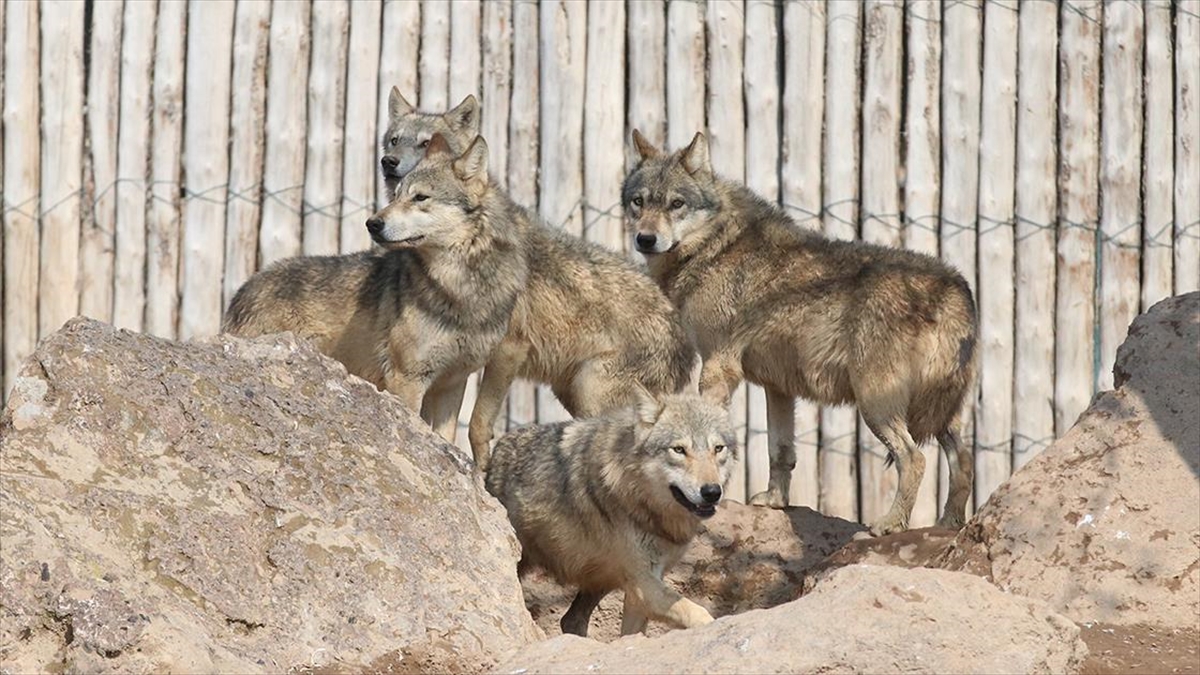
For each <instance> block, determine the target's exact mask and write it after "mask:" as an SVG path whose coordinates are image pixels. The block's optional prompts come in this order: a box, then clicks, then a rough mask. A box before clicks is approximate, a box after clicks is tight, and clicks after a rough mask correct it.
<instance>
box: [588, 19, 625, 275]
mask: <svg viewBox="0 0 1200 675" xmlns="http://www.w3.org/2000/svg"><path fill="white" fill-rule="evenodd" d="M587 19H588V20H587V33H588V36H587V73H586V76H585V78H584V79H585V81H586V82H587V90H586V92H585V95H584V108H583V110H584V113H583V115H584V119H583V157H584V162H583V199H584V207H583V221H584V222H583V233H584V238H586V239H587V240H589V241H595V242H598V243H600V244H602V245H604V246H605V247H607V248H609V249H612V250H614V251H624V250H625V246H624V243H625V237H624V235H623V230H622V225H621V181H622V180H624V178H625V156H624V154H622V153H621V152H619V151H617V149H618V148H621V147H623V146H624V140H625V83H626V81H627V80H626V78H625V3H623V2H601V3H592V4H591V5H589V7H588V17H587Z"/></svg>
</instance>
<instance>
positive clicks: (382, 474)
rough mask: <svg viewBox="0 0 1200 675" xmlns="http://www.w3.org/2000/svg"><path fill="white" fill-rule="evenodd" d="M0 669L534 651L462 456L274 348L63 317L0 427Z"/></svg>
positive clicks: (489, 503) (460, 659) (431, 662)
mask: <svg viewBox="0 0 1200 675" xmlns="http://www.w3.org/2000/svg"><path fill="white" fill-rule="evenodd" d="M0 468H2V470H0V514H3V515H2V516H0V542H2V548H3V551H4V554H3V556H2V557H0V645H3V651H2V652H0V669H4V670H8V671H11V672H32V671H46V670H68V671H72V670H74V671H84V672H168V671H169V672H217V671H224V672H238V673H250V672H284V671H288V670H289V669H294V668H297V667H308V668H312V667H321V668H327V669H328V668H350V669H353V668H356V667H360V666H362V665H365V664H368V663H371V662H372V661H375V660H377V659H380V658H391V659H393V660H396V661H397V662H401V663H405V664H408V666H409V667H410V668H411V669H436V670H479V669H482V668H486V667H488V666H489V665H492V663H493V661H492V654H493V653H501V652H503V651H505V650H511V649H512V648H515V647H517V646H520V645H522V644H524V643H526V642H528V641H530V640H532V639H536V638H538V637H540V631H538V630H537V628H536V627H535V626H534V625H533V623H532V621H531V620H530V618H529V615H528V614H527V613H526V611H525V609H524V606H523V603H522V596H521V589H520V586H519V584H518V582H517V579H516V574H515V561H516V551H517V547H516V539H515V537H514V536H513V535H512V531H511V529H510V527H509V525H508V522H507V519H506V518H505V516H504V512H503V510H502V508H501V507H500V506H499V505H498V504H497V503H496V502H495V501H493V500H492V499H491V498H490V497H488V496H486V494H484V493H483V492H482V490H481V489H480V488H479V487H478V486H477V485H476V484H475V482H474V481H473V479H472V477H471V473H470V470H469V466H468V464H467V462H466V460H465V459H464V458H463V457H462V456H461V455H460V454H459V453H458V451H457V450H456V449H454V448H452V447H451V446H449V445H447V444H445V443H443V442H441V441H440V440H438V439H437V438H436V437H434V436H433V434H432V433H430V432H429V431H428V430H427V429H426V428H425V426H424V425H423V424H422V423H421V422H420V420H418V419H416V418H415V417H414V416H413V415H412V414H410V413H409V412H408V411H407V410H406V409H404V407H403V406H402V405H401V404H400V403H399V402H398V401H397V400H396V399H395V398H394V397H391V396H389V395H386V394H381V393H379V392H377V391H376V390H375V389H374V387H372V386H371V385H369V384H367V383H366V382H363V381H361V380H359V379H357V378H354V377H350V376H347V374H346V372H345V370H344V369H343V368H342V367H341V366H340V365H339V364H337V363H336V362H334V361H331V360H329V359H326V358H324V357H322V356H320V355H319V354H317V353H316V352H315V351H314V349H313V348H312V347H311V346H309V345H308V344H307V343H298V342H296V341H295V340H293V339H291V338H290V337H288V336H275V337H267V338H262V339H260V340H256V341H241V340H237V339H234V338H226V337H221V338H215V339H212V340H209V341H205V342H200V343H189V344H180V343H175V342H170V341H166V340H159V339H155V338H151V337H147V336H142V335H137V334H133V333H129V332H127V331H116V330H114V329H112V328H111V327H109V326H106V325H104V324H99V323H96V322H93V321H88V320H82V319H80V320H74V321H72V322H70V323H68V324H67V326H66V327H65V328H64V329H63V330H62V331H60V332H59V333H58V334H56V335H54V336H52V337H51V338H50V339H48V340H47V341H46V342H44V343H43V344H42V345H41V347H40V348H39V349H38V351H37V352H36V353H35V354H34V356H33V357H32V359H30V361H29V362H28V364H27V365H26V367H25V369H24V370H23V371H22V375H21V377H20V378H18V379H17V382H16V385H15V388H14V390H13V392H12V396H11V398H10V400H9V404H8V407H7V409H6V411H5V415H4V417H3V420H2V421H0Z"/></svg>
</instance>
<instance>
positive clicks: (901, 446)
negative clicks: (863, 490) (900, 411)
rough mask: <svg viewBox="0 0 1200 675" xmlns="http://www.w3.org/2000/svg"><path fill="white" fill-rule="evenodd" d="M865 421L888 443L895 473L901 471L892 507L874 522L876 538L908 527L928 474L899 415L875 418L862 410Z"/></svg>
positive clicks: (921, 455)
mask: <svg viewBox="0 0 1200 675" xmlns="http://www.w3.org/2000/svg"><path fill="white" fill-rule="evenodd" d="M860 411H861V412H863V420H864V421H866V423H867V426H868V427H869V428H870V429H871V433H873V434H875V436H876V437H877V438H878V439H879V440H880V441H882V442H883V444H884V445H885V446H887V449H888V452H889V453H891V456H892V457H894V458H895V460H896V472H897V473H899V474H900V484H899V485H898V486H897V487H896V498H895V500H893V501H892V508H891V509H889V510H888V512H887V513H886V514H884V516H883V518H880V519H879V520H878V521H876V522H875V523H873V524H872V525H871V534H873V535H875V536H876V537H879V536H883V535H885V534H892V533H893V532H903V531H904V530H907V529H908V519H909V517H910V516H911V515H912V509H913V504H914V503H915V502H916V501H917V490H919V489H920V487H921V478H923V477H924V475H925V455H923V454H921V449H920V448H919V447H917V444H916V442H915V441H914V440H913V439H912V436H910V435H909V433H908V425H907V424H905V423H904V419H903V417H901V416H900V415H890V416H888V417H885V418H882V419H881V418H879V417H875V416H874V415H873V414H872V413H870V412H867V411H866V410H863V409H862V408H861V407H860Z"/></svg>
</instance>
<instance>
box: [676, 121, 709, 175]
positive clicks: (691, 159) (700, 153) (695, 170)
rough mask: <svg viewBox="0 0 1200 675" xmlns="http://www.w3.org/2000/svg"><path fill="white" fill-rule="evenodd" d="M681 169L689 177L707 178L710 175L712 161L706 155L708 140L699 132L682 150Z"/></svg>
mask: <svg viewBox="0 0 1200 675" xmlns="http://www.w3.org/2000/svg"><path fill="white" fill-rule="evenodd" d="M683 168H684V169H685V170H686V171H687V172H688V173H689V174H691V175H693V176H697V177H708V176H711V175H712V160H711V159H710V158H709V155H708V139H707V138H705V137H704V134H702V133H700V132H699V131H697V132H696V136H695V137H694V138H692V142H691V143H690V144H688V146H687V147H686V148H684V149H683Z"/></svg>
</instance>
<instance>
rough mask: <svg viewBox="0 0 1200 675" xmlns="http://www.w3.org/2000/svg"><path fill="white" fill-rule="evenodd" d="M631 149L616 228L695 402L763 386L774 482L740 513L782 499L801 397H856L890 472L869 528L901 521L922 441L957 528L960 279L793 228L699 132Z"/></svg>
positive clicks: (969, 310) (970, 356) (962, 378)
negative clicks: (687, 358) (649, 288)
mask: <svg viewBox="0 0 1200 675" xmlns="http://www.w3.org/2000/svg"><path fill="white" fill-rule="evenodd" d="M633 142H634V145H635V147H636V148H637V151H638V154H639V155H640V156H641V161H640V162H639V163H638V164H637V166H635V167H634V169H633V170H632V171H631V172H630V174H629V175H628V176H627V177H626V179H625V183H624V186H623V188H622V203H623V206H624V210H625V214H626V216H625V217H626V225H627V227H628V228H629V229H630V231H631V232H632V234H633V237H634V245H635V247H636V248H637V250H638V251H640V252H641V253H643V254H644V255H645V257H646V262H647V265H648V267H649V270H650V275H651V276H652V277H654V278H655V279H656V280H657V281H658V283H659V284H660V285H661V286H662V288H663V290H664V291H665V292H666V294H667V296H668V297H670V298H671V301H672V302H673V303H675V306H677V307H679V308H680V310H681V311H682V313H683V320H684V324H685V325H686V326H687V327H688V330H689V331H690V332H691V334H692V335H693V336H694V338H695V340H696V348H697V349H698V350H699V352H700V356H701V358H702V360H703V366H702V369H701V374H700V392H701V394H703V395H705V396H708V397H712V398H713V399H714V400H718V401H725V400H727V399H728V397H729V396H730V394H731V393H732V391H733V389H734V387H736V386H737V384H738V383H739V382H740V381H741V380H742V379H743V378H744V379H746V380H749V381H750V382H754V383H756V384H760V385H762V386H763V388H764V389H765V390H766V395H767V422H768V438H769V443H770V446H769V452H770V463H771V469H770V482H769V487H768V489H767V490H766V491H765V492H763V493H760V494H757V495H754V497H753V498H752V499H751V503H754V504H760V505H768V506H774V507H782V506H786V505H787V499H788V485H789V482H790V479H791V471H792V468H793V467H794V466H795V462H796V459H795V450H794V448H793V435H794V430H793V404H794V398H795V397H797V396H802V397H804V398H807V399H811V400H814V401H817V402H818V403H823V404H842V403H856V404H857V405H858V410H859V412H860V413H861V414H862V417H863V419H864V420H865V421H866V423H867V426H868V427H869V428H870V429H871V431H872V432H873V433H874V434H875V435H876V436H877V437H878V438H879V440H880V441H882V442H883V444H884V445H885V446H886V447H887V449H888V455H889V459H891V460H893V461H894V462H895V464H896V469H897V471H898V472H899V477H900V481H899V488H898V490H897V492H896V498H895V501H894V502H893V503H892V507H891V509H890V510H889V511H888V513H887V514H886V515H884V516H883V518H882V519H881V520H880V521H878V522H876V523H874V524H873V525H872V527H871V530H872V532H874V533H875V534H877V535H879V534H885V533H889V532H896V531H900V530H903V529H905V528H907V527H908V520H909V516H910V514H911V513H912V508H913V502H914V500H915V498H916V495H917V488H918V487H919V486H920V482H921V477H922V475H923V468H924V464H925V458H924V456H923V455H922V454H921V452H920V449H919V448H918V445H917V444H918V443H919V442H921V441H923V440H925V439H928V438H933V437H936V438H937V440H938V443H939V444H940V445H941V448H942V450H943V451H944V452H945V454H946V459H947V462H948V464H949V468H950V489H949V494H948V496H947V498H946V504H945V509H944V512H943V515H942V518H941V520H940V521H939V524H940V525H943V526H947V527H961V526H962V524H963V519H964V517H965V514H966V500H967V497H968V496H969V495H970V491H971V481H972V474H973V471H972V465H971V452H970V450H969V449H967V448H963V447H962V444H961V443H960V440H959V431H958V427H959V416H960V414H961V408H962V404H963V399H964V398H965V396H966V394H967V392H968V391H969V388H970V386H971V383H972V379H973V376H974V370H975V360H976V355H975V351H976V350H975V340H976V330H977V328H976V317H975V302H974V299H973V297H972V295H971V290H970V287H969V286H968V285H967V282H966V280H965V279H963V277H962V276H961V275H960V274H958V272H956V271H955V270H954V269H952V268H951V267H949V266H948V265H945V264H944V263H942V262H940V261H938V260H936V259H934V258H931V257H929V256H925V255H921V254H919V253H913V252H910V251H902V250H898V249H891V248H884V247H880V246H872V245H869V244H864V243H861V242H843V241H831V240H829V239H826V238H824V237H822V236H820V235H818V234H816V233H811V232H806V231H804V230H801V229H800V228H799V227H797V226H796V225H795V223H793V222H792V221H791V219H790V218H789V217H788V216H787V214H786V213H784V211H783V210H782V209H780V208H779V207H777V206H775V205H774V204H770V203H768V202H766V201H765V200H763V199H761V198H760V197H758V196H757V195H755V194H754V193H752V192H751V191H750V190H749V189H747V188H746V187H744V186H742V185H739V184H736V183H733V182H731V181H728V180H723V179H721V178H719V177H717V176H715V175H714V174H713V170H712V166H711V164H710V160H709V153H708V143H707V141H706V140H705V138H704V136H703V135H702V134H696V137H695V138H694V139H693V140H692V142H691V144H690V145H689V146H688V147H687V148H685V149H683V150H681V151H678V152H675V153H673V154H670V155H668V154H665V153H663V152H661V151H659V150H658V149H657V148H655V147H653V146H652V145H650V144H649V142H647V141H646V139H645V138H643V137H642V135H641V134H640V133H638V132H637V131H634V134H633Z"/></svg>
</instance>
